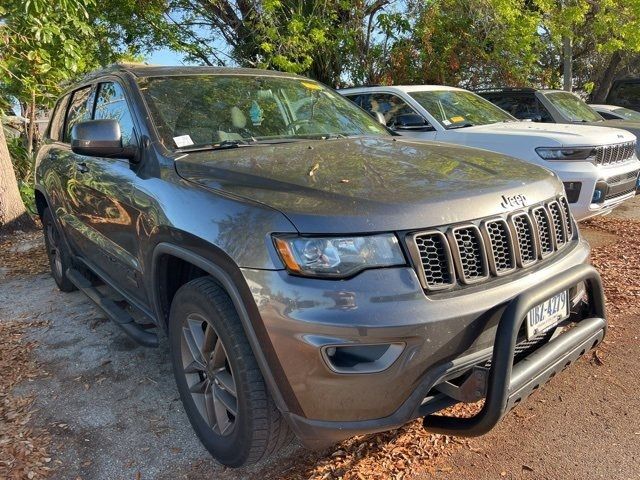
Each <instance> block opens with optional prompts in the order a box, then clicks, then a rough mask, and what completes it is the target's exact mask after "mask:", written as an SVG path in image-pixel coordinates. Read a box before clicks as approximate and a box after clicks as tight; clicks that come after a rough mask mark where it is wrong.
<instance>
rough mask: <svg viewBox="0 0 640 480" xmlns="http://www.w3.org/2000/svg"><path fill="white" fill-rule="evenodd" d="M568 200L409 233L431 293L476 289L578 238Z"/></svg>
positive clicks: (419, 269)
mask: <svg viewBox="0 0 640 480" xmlns="http://www.w3.org/2000/svg"><path fill="white" fill-rule="evenodd" d="M573 233H574V231H573V223H572V218H571V213H570V210H569V203H568V202H567V199H566V198H565V197H564V196H561V197H558V198H556V199H551V200H550V201H548V202H546V203H545V204H543V205H541V204H538V205H537V206H535V207H533V208H531V209H527V210H524V209H523V210H520V211H516V212H515V213H511V214H509V215H508V216H507V214H505V215H503V216H497V217H492V218H487V219H480V220H477V221H473V222H470V223H466V224H458V225H452V226H442V227H439V228H438V229H433V230H428V231H422V232H416V233H410V234H408V235H407V237H406V238H407V242H408V243H407V246H408V248H409V253H410V254H411V258H412V259H413V263H414V265H415V268H416V273H417V274H418V278H419V279H420V283H421V285H422V287H423V288H424V289H425V290H426V291H433V292H437V291H440V290H446V289H450V288H453V287H455V286H463V285H470V284H475V283H478V282H482V281H484V280H487V279H489V278H490V277H499V276H502V275H508V274H509V273H511V272H514V271H516V270H518V269H522V268H527V267H529V266H531V265H533V264H535V263H536V262H537V261H538V259H539V258H542V259H545V258H547V257H549V256H550V255H553V254H554V253H556V252H557V251H558V250H560V249H561V248H563V247H564V246H566V245H568V244H569V242H570V241H571V240H572V238H573Z"/></svg>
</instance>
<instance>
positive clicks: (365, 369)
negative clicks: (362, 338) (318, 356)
mask: <svg viewBox="0 0 640 480" xmlns="http://www.w3.org/2000/svg"><path fill="white" fill-rule="evenodd" d="M402 350H404V343H382V344H374V345H360V344H347V345H328V346H325V347H324V348H323V349H322V356H323V357H324V360H325V362H326V363H327V365H328V366H329V368H331V370H333V371H334V372H337V373H377V372H382V371H383V370H386V369H387V368H389V367H390V366H391V365H392V364H393V362H395V361H396V360H397V359H398V357H399V356H400V354H401V353H402Z"/></svg>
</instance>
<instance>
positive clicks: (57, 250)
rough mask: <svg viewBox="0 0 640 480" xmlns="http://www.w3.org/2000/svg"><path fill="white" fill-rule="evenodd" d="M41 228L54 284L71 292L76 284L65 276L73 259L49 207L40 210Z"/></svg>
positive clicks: (62, 289)
mask: <svg viewBox="0 0 640 480" xmlns="http://www.w3.org/2000/svg"><path fill="white" fill-rule="evenodd" d="M42 229H43V233H44V244H45V247H46V249H47V257H48V258H49V267H50V268H51V276H52V277H53V279H54V280H55V281H56V285H58V288H59V289H60V290H61V291H63V292H73V291H74V290H77V288H76V286H75V285H74V284H73V283H71V280H69V279H68V278H67V274H66V272H67V269H69V268H72V266H73V261H72V259H71V255H70V253H69V252H68V250H67V247H66V245H65V243H64V240H63V239H62V236H61V234H60V230H58V226H57V225H56V223H55V221H54V220H53V215H52V214H51V210H49V208H45V210H44V212H42Z"/></svg>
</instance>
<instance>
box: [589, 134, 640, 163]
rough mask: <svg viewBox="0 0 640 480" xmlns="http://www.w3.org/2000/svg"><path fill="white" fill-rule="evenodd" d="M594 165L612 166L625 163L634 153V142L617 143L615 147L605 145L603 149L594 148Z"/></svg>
mask: <svg viewBox="0 0 640 480" xmlns="http://www.w3.org/2000/svg"><path fill="white" fill-rule="evenodd" d="M595 150H596V158H595V161H596V165H612V164H616V163H622V162H625V161H627V160H629V159H631V157H633V154H634V153H635V151H636V142H635V140H634V141H633V142H625V143H618V144H615V145H606V146H603V147H596V149H595Z"/></svg>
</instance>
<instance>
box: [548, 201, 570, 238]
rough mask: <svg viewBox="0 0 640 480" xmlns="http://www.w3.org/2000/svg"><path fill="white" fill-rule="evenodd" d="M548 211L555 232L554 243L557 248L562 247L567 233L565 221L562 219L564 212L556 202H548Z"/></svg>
mask: <svg viewBox="0 0 640 480" xmlns="http://www.w3.org/2000/svg"><path fill="white" fill-rule="evenodd" d="M549 213H550V214H551V221H552V222H553V231H554V233H555V238H556V245H557V246H558V248H562V247H564V246H565V245H566V243H567V233H566V231H565V228H566V223H565V221H564V216H563V215H564V214H563V213H562V210H561V208H560V204H559V203H558V202H555V201H554V202H550V203H549Z"/></svg>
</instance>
